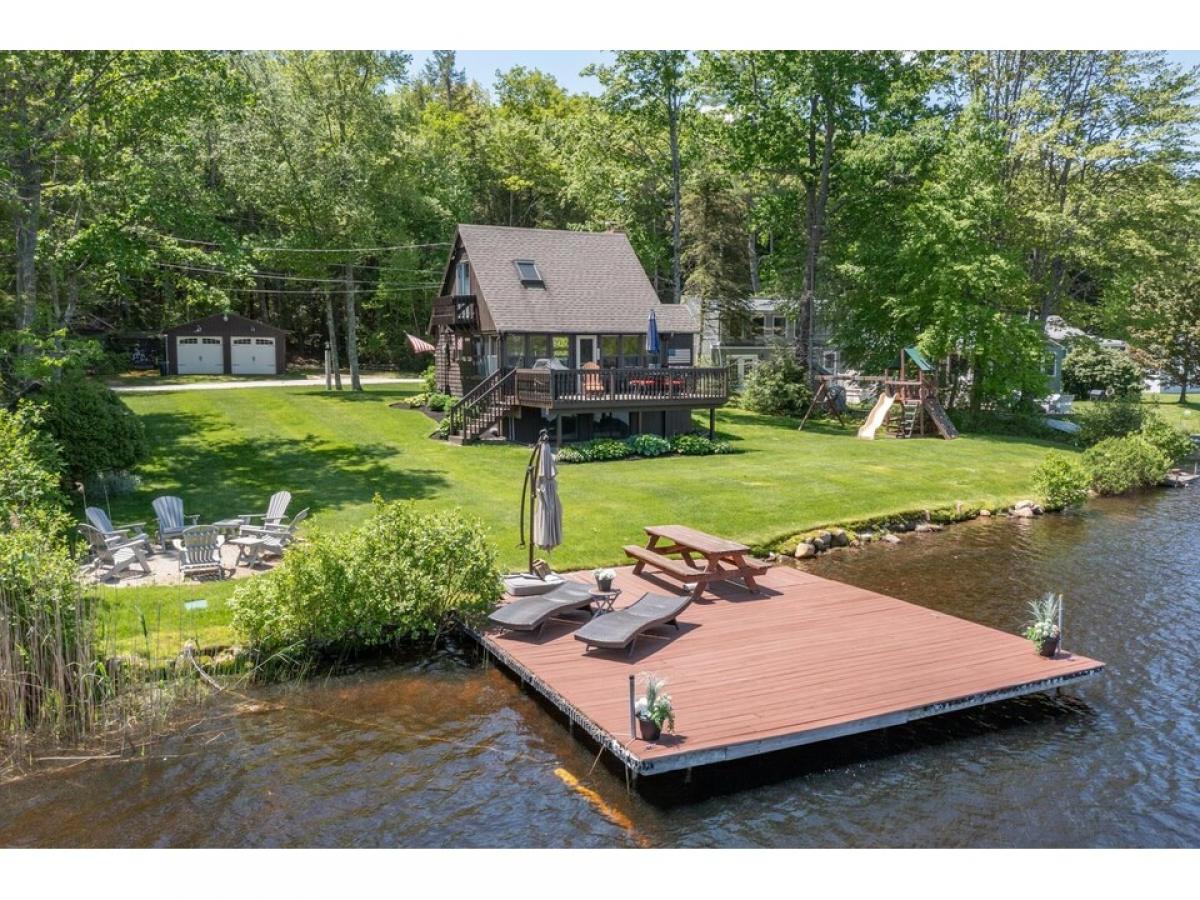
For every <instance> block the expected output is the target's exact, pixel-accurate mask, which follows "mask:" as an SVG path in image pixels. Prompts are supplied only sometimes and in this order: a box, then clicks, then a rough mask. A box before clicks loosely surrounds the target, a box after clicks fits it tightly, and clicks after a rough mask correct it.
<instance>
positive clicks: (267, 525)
mask: <svg viewBox="0 0 1200 900" xmlns="http://www.w3.org/2000/svg"><path fill="white" fill-rule="evenodd" d="M291 502H292V495H291V494H290V493H288V492H287V491H279V492H277V493H275V494H272V495H271V499H270V501H269V502H268V503H267V511H266V512H265V513H242V514H240V515H239V516H238V518H239V519H241V520H242V524H243V525H245V526H248V527H251V528H255V527H257V528H264V529H273V528H282V527H285V526H286V524H287V523H286V519H287V508H288V504H289V503H291ZM255 519H261V520H262V524H261V525H258V526H256V525H255V524H254V520H255Z"/></svg>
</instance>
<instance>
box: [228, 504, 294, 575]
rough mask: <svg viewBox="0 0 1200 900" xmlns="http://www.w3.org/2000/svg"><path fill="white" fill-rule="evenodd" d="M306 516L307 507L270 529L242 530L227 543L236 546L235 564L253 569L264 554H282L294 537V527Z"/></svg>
mask: <svg viewBox="0 0 1200 900" xmlns="http://www.w3.org/2000/svg"><path fill="white" fill-rule="evenodd" d="M306 518H308V509H307V508H305V509H302V510H300V512H298V513H296V515H294V516H292V521H291V522H289V523H288V524H287V525H286V526H284V527H282V528H277V529H271V530H266V531H264V530H261V529H258V528H252V529H251V530H250V531H249V532H247V531H244V530H243V531H242V532H241V533H239V534H238V536H237V537H235V538H233V539H232V540H231V541H230V542H229V543H230V544H232V545H233V546H234V547H237V548H238V556H237V562H235V563H234V565H235V566H240V565H243V562H242V560H243V559H244V560H245V563H244V565H245V566H246V567H247V568H250V569H253V568H254V567H255V566H257V565H258V563H259V560H261V559H262V558H263V557H264V556H282V555H283V551H284V548H285V547H287V545H288V544H290V543H291V542H292V541H294V540H295V539H296V529H297V528H298V527H299V525H300V523H301V522H303V521H304V520H305V519H306Z"/></svg>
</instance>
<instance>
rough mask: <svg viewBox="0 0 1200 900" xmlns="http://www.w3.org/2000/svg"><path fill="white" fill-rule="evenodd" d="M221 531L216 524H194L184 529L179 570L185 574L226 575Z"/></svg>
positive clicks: (221, 576) (222, 576) (220, 576)
mask: <svg viewBox="0 0 1200 900" xmlns="http://www.w3.org/2000/svg"><path fill="white" fill-rule="evenodd" d="M220 537H221V531H220V529H218V528H217V527H216V526H215V525H192V526H190V527H188V528H185V529H183V539H182V548H181V549H180V551H179V571H180V573H181V574H183V575H190V576H196V575H216V576H217V577H218V578H224V577H225V568H224V567H223V566H222V565H221V541H220V540H219V539H220Z"/></svg>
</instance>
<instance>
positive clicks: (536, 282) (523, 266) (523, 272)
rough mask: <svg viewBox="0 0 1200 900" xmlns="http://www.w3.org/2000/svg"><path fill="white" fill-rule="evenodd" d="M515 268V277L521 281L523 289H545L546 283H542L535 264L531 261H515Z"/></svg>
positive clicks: (540, 274)
mask: <svg viewBox="0 0 1200 900" xmlns="http://www.w3.org/2000/svg"><path fill="white" fill-rule="evenodd" d="M515 263H516V266H517V275H518V276H519V277H520V279H521V284H523V285H525V287H545V286H546V283H545V282H544V281H542V273H541V272H539V271H538V267H537V264H536V263H535V262H534V261H533V260H532V259H518V260H515Z"/></svg>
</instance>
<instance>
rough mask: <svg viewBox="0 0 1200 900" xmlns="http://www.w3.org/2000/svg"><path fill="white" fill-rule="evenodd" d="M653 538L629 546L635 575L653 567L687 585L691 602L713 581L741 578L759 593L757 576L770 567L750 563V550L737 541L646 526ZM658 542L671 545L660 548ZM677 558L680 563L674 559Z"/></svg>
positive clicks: (684, 529) (674, 527) (676, 527)
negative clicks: (673, 557)
mask: <svg viewBox="0 0 1200 900" xmlns="http://www.w3.org/2000/svg"><path fill="white" fill-rule="evenodd" d="M643 530H644V531H645V532H646V534H647V535H649V536H650V539H649V541H648V542H647V543H646V546H645V547H639V546H637V545H636V544H628V545H626V547H625V548H624V549H625V555H626V556H629V557H632V558H633V559H636V560H637V563H636V564H634V567H633V574H634V575H640V574H642V571H643V570H644V569H645V568H646V566H647V565H652V566H654V567H655V568H656V569H658V570H659V572H661V573H662V574H663V575H667V576H669V577H671V578H674V579H676V580H678V581H681V582H683V583H684V584H685V585H689V584H690V585H693V586H692V600H693V601H694V600H698V599H699V598H700V595H701V594H702V593H704V589H705V588H706V587H707V586H708V585H709V584H710V583H711V582H714V581H729V580H730V579H734V578H738V579H741V581H742V582H743V583H744V584H745V585H746V587H747V588H749V589H750V590H752V591H757V590H758V584H757V583H756V582H755V581H754V576H756V575H761V574H763V573H764V572H765V571H766V570H767V566H765V565H764V564H762V563H761V562H759V561H757V560H754V559H748V558H747V554H748V553H749V552H750V548H749V547H747V546H746V545H745V544H739V543H737V542H736V541H728V540H726V539H725V538H721V537H716V536H715V535H711V534H705V533H704V532H703V531H697V530H696V529H694V528H688V527H687V526H686V525H647V526H646V527H645V529H643ZM659 541H667V542H668V543H666V544H663V545H660V544H659ZM672 555H676V556H679V557H681V558H680V559H672V558H671V556H672Z"/></svg>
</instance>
